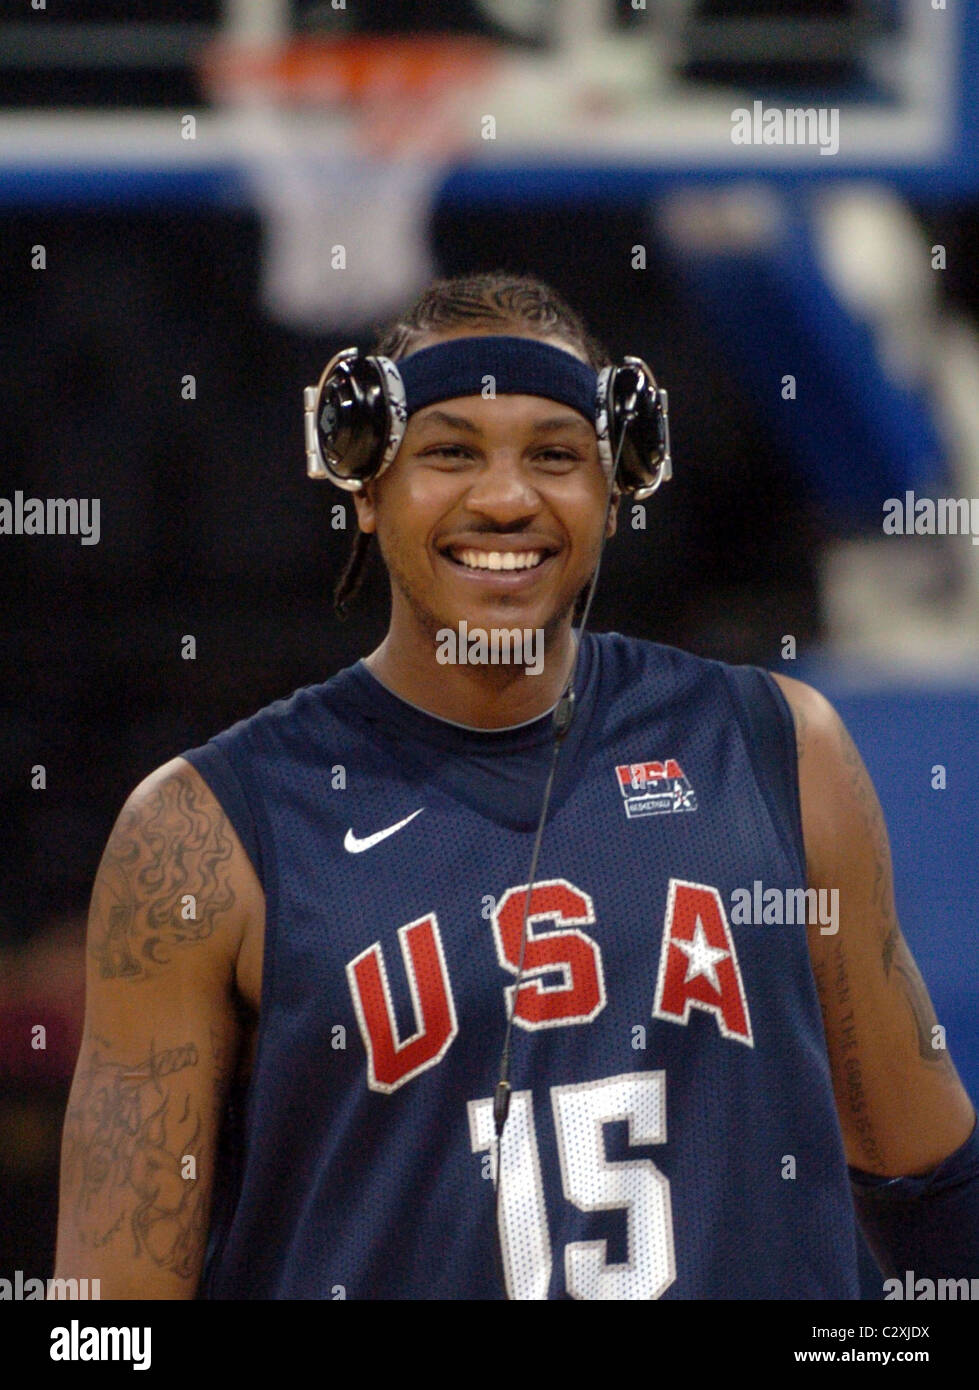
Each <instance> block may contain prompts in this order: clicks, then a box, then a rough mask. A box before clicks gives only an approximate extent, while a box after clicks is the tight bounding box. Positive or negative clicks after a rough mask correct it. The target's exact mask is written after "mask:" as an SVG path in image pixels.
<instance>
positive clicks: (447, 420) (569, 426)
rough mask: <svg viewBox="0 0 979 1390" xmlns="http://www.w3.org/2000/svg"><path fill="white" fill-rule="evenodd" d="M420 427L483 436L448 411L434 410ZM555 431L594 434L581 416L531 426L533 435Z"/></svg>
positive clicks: (540, 422) (567, 416) (461, 416)
mask: <svg viewBox="0 0 979 1390" xmlns="http://www.w3.org/2000/svg"><path fill="white" fill-rule="evenodd" d="M418 423H419V425H428V424H432V425H443V426H446V425H447V426H448V427H449V429H456V430H464V431H466V433H468V434H481V433H482V431H481V430H480V428H479V426H478V425H474V424H473V422H472V421H471V420H467V419H466V417H465V416H464V415H450V414H449V413H448V411H446V410H432V411H429V413H428V414H427V415H423V416H422V417H421V419H420V420H419V421H418ZM555 430H577V431H578V432H579V433H580V432H582V431H583V432H584V433H586V434H592V433H593V431H592V427H591V425H589V423H588V421H587V420H586V419H585V418H584V417H583V416H581V415H555V416H553V417H552V418H551V419H550V420H538V421H537V422H536V423H535V424H533V425H531V427H530V432H531V434H550V433H553V432H554V431H555Z"/></svg>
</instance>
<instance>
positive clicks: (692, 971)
mask: <svg viewBox="0 0 979 1390" xmlns="http://www.w3.org/2000/svg"><path fill="white" fill-rule="evenodd" d="M673 944H674V945H675V946H679V948H680V950H681V951H682V952H683V954H684V955H685V956H686V958H687V973H686V975H685V976H684V980H683V983H684V984H685V985H686V984H689V983H690V981H691V980H695V979H696V978H697V976H698V975H703V976H705V977H706V979H707V980H708V981H709V982H710V985H711V988H712V989H716V990H717V992H718V994H720V993H721V982H720V980H719V979H718V978H717V971H716V969H715V968H714V967H715V966H716V965H717V962H718V961H721V960H726V959H727V957H728V956H729V955H730V954H731V952H730V951H719V950H718V949H717V947H716V946H712V945H711V944H710V942H709V941H708V940H707V933H706V932H705V931H704V924H703V922H702V921H701V920H700V913H699V912H698V913H697V925H696V926H695V927H694V933H693V936H692V938H691V939H690V940H689V941H678V940H677V939H676V937H674V938H673Z"/></svg>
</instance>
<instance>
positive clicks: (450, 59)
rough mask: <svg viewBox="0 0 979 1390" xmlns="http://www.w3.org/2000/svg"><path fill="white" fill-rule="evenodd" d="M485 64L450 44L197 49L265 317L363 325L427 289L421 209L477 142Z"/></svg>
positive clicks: (426, 210)
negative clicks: (247, 203) (227, 143)
mask: <svg viewBox="0 0 979 1390" xmlns="http://www.w3.org/2000/svg"><path fill="white" fill-rule="evenodd" d="M492 67H493V52H492V50H490V49H488V48H487V47H486V46H483V45H479V44H475V43H472V42H470V41H464V42H461V41H459V40H456V39H435V38H426V39H374V38H372V39H350V38H346V39H340V40H321V41H314V40H308V39H307V40H297V41H293V42H291V43H289V44H286V45H284V46H280V47H278V48H277V49H267V50H254V49H252V50H248V51H244V52H243V51H241V50H237V51H236V50H231V49H227V48H225V49H221V50H212V51H211V53H210V54H209V55H208V56H207V58H206V59H205V63H204V68H203V76H204V81H205V84H206V86H207V88H208V89H209V91H210V92H211V94H212V95H213V96H214V97H215V99H216V101H217V103H218V104H219V108H220V110H221V111H222V113H223V116H224V119H226V120H228V121H230V122H232V127H233V130H234V133H235V139H236V143H237V144H238V145H239V148H240V149H241V152H242V165H243V169H244V172H245V178H246V180H247V183H248V188H249V192H250V194H251V196H252V198H253V199H254V202H255V205H256V206H257V208H258V210H259V213H260V215H261V217H262V222H263V232H264V237H263V256H262V280H261V291H260V293H261V299H262V302H263V304H264V307H265V309H266V311H267V312H268V313H269V314H270V315H271V316H272V317H273V318H274V319H276V320H278V321H279V322H281V323H284V324H286V325H287V326H289V327H292V328H297V329H300V330H304V331H309V332H314V333H329V332H340V331H355V330H359V329H365V328H369V327H372V326H373V325H374V324H375V323H376V322H377V321H378V320H381V319H384V318H386V317H388V316H390V315H391V314H393V313H394V312H396V311H397V310H398V309H400V308H402V307H403V305H404V304H405V302H406V301H408V300H409V299H410V298H411V297H412V296H413V295H414V294H416V293H417V292H418V291H419V290H420V289H421V288H423V286H424V285H425V284H427V283H428V282H429V281H430V280H431V279H432V278H433V276H434V274H435V266H434V263H433V261H432V257H431V253H430V250H429V239H428V231H429V223H430V220H431V212H432V207H433V204H434V201H435V198H436V196H437V194H438V191H439V188H440V187H441V185H442V183H443V181H444V179H445V176H446V173H447V170H448V169H449V168H450V167H451V166H452V165H453V163H455V162H458V160H459V159H460V158H461V157H463V156H464V155H465V153H466V151H467V150H468V149H470V148H471V147H472V146H473V145H474V144H475V142H476V141H478V139H479V129H480V126H479V115H480V112H479V108H478V102H479V99H480V89H481V87H482V83H483V80H484V79H485V78H486V77H487V76H488V75H489V73H490V72H491V70H492Z"/></svg>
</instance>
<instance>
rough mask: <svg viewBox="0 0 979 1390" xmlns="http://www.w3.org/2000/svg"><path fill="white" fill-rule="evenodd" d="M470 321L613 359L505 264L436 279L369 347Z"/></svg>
mask: <svg viewBox="0 0 979 1390" xmlns="http://www.w3.org/2000/svg"><path fill="white" fill-rule="evenodd" d="M467 324H471V325H472V327H473V328H474V329H475V328H485V327H489V326H500V327H503V328H506V327H513V328H523V329H525V330H526V329H531V330H533V331H534V332H535V333H539V334H540V335H541V336H544V335H554V336H560V337H562V338H564V339H565V340H566V341H567V342H569V343H571V344H573V345H574V346H575V347H577V348H579V349H580V351H581V352H583V353H584V355H585V358H586V360H587V362H588V364H589V366H591V367H593V368H594V369H595V370H596V371H599V370H600V369H601V368H602V367H606V366H609V365H610V364H611V361H612V359H611V357H610V355H609V353H608V351H607V350H606V348H605V347H604V346H603V345H602V344H601V343H600V342H599V341H598V339H597V338H595V337H593V336H592V334H591V333H590V332H589V331H588V328H587V326H586V325H585V322H584V320H583V319H582V318H581V316H580V315H579V314H578V313H576V311H575V310H574V309H572V307H571V305H570V304H568V303H567V302H566V300H564V299H563V298H562V297H561V295H559V294H558V293H557V292H556V291H555V290H552V289H551V288H550V286H549V285H545V284H544V282H543V281H542V280H537V279H535V278H534V277H533V276H531V275H513V274H510V273H509V272H507V271H504V270H493V271H486V272H484V273H482V274H477V275H460V276H456V277H454V278H452V279H444V280H435V281H434V282H433V283H432V284H431V285H429V287H428V289H427V290H425V291H424V293H423V294H421V295H420V296H419V297H418V299H416V300H415V301H414V303H413V304H411V305H409V307H408V308H407V309H406V310H405V311H404V312H403V313H402V314H400V315H399V316H398V318H397V319H395V320H394V322H393V323H389V324H388V325H387V326H386V327H383V328H380V329H379V330H378V334H377V341H376V344H375V346H374V347H373V348H372V349H371V351H372V352H373V353H375V354H377V355H379V356H381V357H390V358H391V360H392V361H395V362H396V361H397V360H398V359H399V358H401V357H406V356H407V355H408V354H409V353H410V352H411V351H412V348H413V345H414V344H415V343H416V342H417V341H418V339H419V338H421V337H423V336H424V335H425V334H426V333H429V332H433V331H438V330H439V329H441V328H460V327H463V326H465V325H467ZM370 539H371V538H370V533H368V532H364V531H360V530H358V531H357V533H356V535H355V536H354V542H353V545H352V547H351V550H350V554H349V556H348V557H347V561H346V564H345V565H344V567H343V572H342V573H341V575H340V578H339V579H338V580H337V583H336V587H335V589H334V591H333V608H334V612H335V613H336V615H337V617H338V618H341V619H342V618H345V617H346V616H347V608H348V603H349V601H350V600H351V599H352V598H354V596H355V595H356V594H357V592H358V591H359V589H360V587H361V584H362V583H363V579H364V573H365V570H366V565H367V562H368V560H369V558H370V553H371V547H370ZM583 592H584V591H583ZM582 604H583V598H582V597H579V599H578V601H577V602H576V604H575V616H577V615H578V614H579V613H580V611H581V608H582Z"/></svg>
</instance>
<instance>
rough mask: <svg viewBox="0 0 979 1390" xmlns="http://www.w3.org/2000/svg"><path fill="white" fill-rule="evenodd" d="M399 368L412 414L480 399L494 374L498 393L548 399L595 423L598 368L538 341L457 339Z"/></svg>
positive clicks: (423, 351)
mask: <svg viewBox="0 0 979 1390" xmlns="http://www.w3.org/2000/svg"><path fill="white" fill-rule="evenodd" d="M396 365H397V368H398V372H399V374H400V376H401V380H402V381H403V382H404V387H405V403H406V406H407V410H408V414H409V415H413V414H414V413H415V411H416V410H422V409H423V408H424V407H425V406H426V405H432V404H433V402H435V401H448V400H453V399H454V398H455V397H456V396H479V395H481V394H482V392H483V388H484V386H485V384H486V383H485V378H486V377H487V376H491V377H492V378H493V381H494V389H495V391H496V394H497V395H521V396H524V395H525V396H547V397H548V398H549V399H550V400H553V401H560V402H561V404H562V405H568V406H570V407H571V409H572V410H577V411H578V412H579V413H580V414H581V415H584V417H585V419H586V420H588V421H589V422H590V423H591V424H592V425H594V423H595V393H596V389H597V384H598V375H597V373H596V371H595V369H594V368H593V367H589V366H588V364H587V363H586V362H582V361H581V360H580V359H579V358H577V357H574V356H573V355H572V354H571V353H570V352H565V351H563V349H562V348H556V347H551V345H550V344H549V343H542V342H540V341H538V339H536V338H507V337H503V336H502V335H492V334H490V335H486V336H484V337H478V338H454V339H452V340H451V341H449V342H447V343H437V344H436V345H435V347H429V348H422V349H421V351H420V352H413V353H411V354H410V355H409V356H408V357H402V358H401V359H400V361H399V362H398V363H397V364H396Z"/></svg>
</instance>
